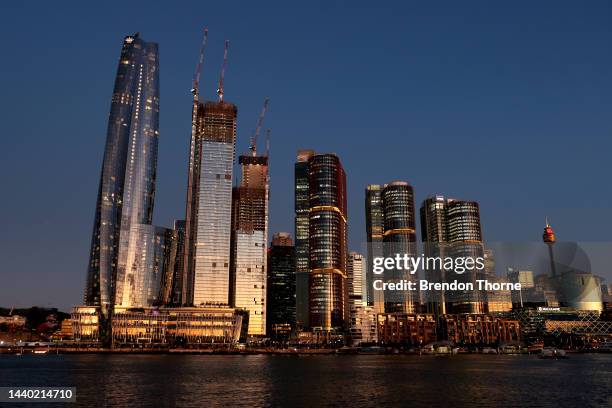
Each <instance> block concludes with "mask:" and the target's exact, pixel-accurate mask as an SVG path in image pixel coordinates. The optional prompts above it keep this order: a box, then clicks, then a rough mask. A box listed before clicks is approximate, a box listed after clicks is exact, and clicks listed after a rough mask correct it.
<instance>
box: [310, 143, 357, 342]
mask: <svg viewBox="0 0 612 408" xmlns="http://www.w3.org/2000/svg"><path fill="white" fill-rule="evenodd" d="M308 190H309V191H308V195H309V209H308V230H309V240H308V255H309V277H308V278H309V280H308V282H309V284H308V288H309V327H310V328H312V329H313V330H321V331H326V332H329V331H334V330H343V329H345V328H346V325H347V323H348V322H347V319H348V302H347V300H348V299H347V287H346V262H347V211H346V209H347V197H346V174H345V172H344V169H343V167H342V164H341V163H340V159H339V158H338V156H336V155H335V154H315V155H313V156H311V157H310V158H309V159H308Z"/></svg>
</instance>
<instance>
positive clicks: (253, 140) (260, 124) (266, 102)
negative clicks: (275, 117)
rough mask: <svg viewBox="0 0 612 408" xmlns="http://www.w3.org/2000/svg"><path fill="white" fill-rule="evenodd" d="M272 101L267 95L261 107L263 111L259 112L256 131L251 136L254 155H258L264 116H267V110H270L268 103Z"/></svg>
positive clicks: (250, 146)
mask: <svg viewBox="0 0 612 408" xmlns="http://www.w3.org/2000/svg"><path fill="white" fill-rule="evenodd" d="M269 102H270V98H268V97H266V99H264V104H263V108H262V109H261V113H260V114H259V119H258V120H257V126H256V127H255V132H254V133H253V136H251V143H250V144H249V150H250V151H251V154H252V155H253V156H255V155H257V138H258V137H259V133H260V132H261V126H262V125H263V120H264V117H265V116H266V112H267V111H268V103H269Z"/></svg>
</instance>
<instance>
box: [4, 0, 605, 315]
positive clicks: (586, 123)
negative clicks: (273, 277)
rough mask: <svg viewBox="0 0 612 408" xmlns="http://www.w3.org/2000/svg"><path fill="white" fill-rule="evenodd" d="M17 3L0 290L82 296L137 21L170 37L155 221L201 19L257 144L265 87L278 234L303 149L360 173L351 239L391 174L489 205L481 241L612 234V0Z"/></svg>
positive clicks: (289, 226)
mask: <svg viewBox="0 0 612 408" xmlns="http://www.w3.org/2000/svg"><path fill="white" fill-rule="evenodd" d="M17 3H19V2H10V3H6V2H3V4H2V5H1V6H0V44H1V45H0V47H1V51H2V53H1V61H2V64H1V65H0V70H1V71H2V72H1V74H2V75H0V89H1V97H0V112H1V115H2V120H1V121H0V127H1V129H2V130H1V136H0V137H1V139H0V158H1V160H0V177H1V186H2V200H1V201H0V206H1V207H0V225H2V233H1V234H0V305H1V306H11V305H16V306H29V305H32V304H38V305H42V306H57V307H60V308H63V309H67V308H68V307H69V306H70V305H72V304H74V303H78V302H80V301H81V296H82V291H83V285H84V280H85V270H86V265H87V259H88V251H89V244H90V236H91V228H92V223H93V215H94V205H95V199H96V192H97V188H98V178H99V172H100V166H101V161H102V154H103V148H104V141H105V131H106V124H107V123H106V122H107V119H108V111H109V105H110V96H111V93H112V87H113V81H114V75H115V70H116V65H117V60H118V57H119V51H120V47H121V42H122V39H123V36H124V35H126V34H131V33H134V32H136V31H139V32H140V33H141V35H142V37H143V38H144V39H145V40H147V41H156V42H158V43H159V45H160V60H161V115H160V121H161V139H160V143H159V166H158V183H157V197H156V204H155V220H154V222H155V223H156V224H159V225H166V226H169V225H171V223H172V220H173V219H175V218H182V217H183V216H184V208H185V203H184V200H185V186H186V179H187V155H188V139H189V132H190V109H191V106H190V99H191V95H190V93H189V88H190V85H191V78H192V73H193V69H194V65H195V63H196V59H197V53H198V47H199V42H200V37H201V29H202V27H203V26H204V25H207V26H208V27H209V29H210V37H209V40H210V41H209V48H208V53H207V58H206V62H205V66H204V72H203V78H202V82H203V86H204V93H205V94H206V95H207V96H208V97H209V98H212V97H213V92H214V88H215V82H216V80H217V77H218V72H219V67H220V65H221V58H222V47H223V40H224V39H226V38H228V39H230V40H231V49H230V61H229V68H228V71H227V75H226V87H225V88H226V89H225V91H226V93H225V95H226V99H227V100H228V101H231V102H234V103H236V104H237V105H238V107H239V113H238V118H239V119H238V134H239V138H238V145H237V151H238V152H241V151H244V150H246V148H247V145H248V137H249V136H250V134H251V132H252V130H253V128H254V126H255V123H256V120H257V116H258V114H259V111H260V109H261V104H262V102H263V98H264V97H265V96H269V97H270V98H271V102H270V110H269V112H268V116H267V117H266V123H265V125H266V127H270V128H271V129H272V155H271V189H272V190H271V204H270V209H271V216H270V219H271V232H275V231H279V230H285V231H291V232H293V195H292V188H293V162H294V158H295V152H296V150H297V149H299V148H313V149H316V150H317V151H321V152H328V151H331V152H336V153H337V154H338V155H339V156H340V157H341V159H342V161H343V163H344V166H345V168H346V170H347V173H348V183H349V228H350V240H351V247H353V248H359V247H360V246H361V241H362V240H363V238H364V235H365V233H364V208H363V200H364V196H363V189H364V187H365V185H366V184H369V183H384V182H389V181H392V180H396V179H402V180H406V181H409V182H410V183H411V184H412V185H413V186H414V188H415V192H416V197H417V206H418V205H420V202H421V201H422V199H423V198H425V197H426V196H427V195H429V194H435V193H442V194H446V195H449V196H454V197H457V198H465V199H473V200H477V201H479V202H480V203H481V210H482V222H483V227H484V235H485V239H487V240H496V241H502V240H510V241H537V240H539V239H540V236H541V232H542V227H543V222H544V216H545V215H548V216H549V217H550V219H551V221H552V223H553V226H554V227H555V229H556V231H557V235H558V238H559V239H561V240H589V241H601V240H607V239H608V235H609V231H611V230H612V220H611V217H610V210H611V202H612V189H611V188H610V181H609V178H610V175H611V174H612V168H611V167H612V165H611V162H610V152H611V151H612V141H611V134H612V4H611V3H610V2H607V1H589V2H584V3H581V2H576V1H572V2H569V1H538V2H533V1H517V2H505V3H503V4H502V3H501V2H490V1H469V2H457V1H438V2H419V3H418V4H417V2H399V1H398V2H387V3H386V4H385V5H384V6H382V5H381V6H379V7H374V6H373V4H374V3H373V2H371V1H369V2H357V1H350V2H331V1H325V2H321V3H319V4H316V3H315V2H301V4H298V3H297V2H286V1H283V2H275V3H268V2H246V1H245V2H223V1H206V2H204V1H198V2H177V3H180V5H179V4H177V5H173V6H157V5H154V4H152V3H149V2H114V3H113V2H110V1H105V2H97V3H94V4H93V5H86V4H85V3H86V2H82V1H81V2H71V3H68V2H38V3H36V2H24V3H23V5H19V4H17Z"/></svg>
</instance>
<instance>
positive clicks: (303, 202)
mask: <svg viewBox="0 0 612 408" xmlns="http://www.w3.org/2000/svg"><path fill="white" fill-rule="evenodd" d="M314 154H315V152H314V151H313V150H300V151H298V154H297V160H296V163H295V264H296V269H295V274H296V276H295V278H296V282H295V285H296V322H297V325H298V327H308V276H309V263H310V259H309V257H308V234H309V232H308V211H309V206H310V204H309V193H308V191H309V187H308V159H310V158H311V157H312V156H314Z"/></svg>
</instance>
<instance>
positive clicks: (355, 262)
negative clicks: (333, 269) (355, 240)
mask: <svg viewBox="0 0 612 408" xmlns="http://www.w3.org/2000/svg"><path fill="white" fill-rule="evenodd" d="M346 275H347V285H348V294H349V297H348V299H349V309H352V307H353V306H355V305H364V304H367V296H366V294H365V291H366V276H365V262H364V259H363V255H361V254H359V253H357V252H351V253H349V255H348V262H347V264H346Z"/></svg>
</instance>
